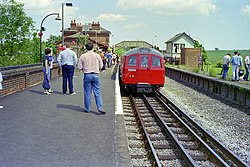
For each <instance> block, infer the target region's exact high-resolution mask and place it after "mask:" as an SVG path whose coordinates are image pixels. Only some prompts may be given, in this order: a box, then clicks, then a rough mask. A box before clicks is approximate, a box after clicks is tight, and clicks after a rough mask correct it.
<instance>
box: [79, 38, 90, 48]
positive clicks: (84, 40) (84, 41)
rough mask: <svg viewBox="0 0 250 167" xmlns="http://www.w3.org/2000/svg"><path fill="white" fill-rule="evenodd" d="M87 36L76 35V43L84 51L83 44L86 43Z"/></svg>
mask: <svg viewBox="0 0 250 167" xmlns="http://www.w3.org/2000/svg"><path fill="white" fill-rule="evenodd" d="M88 42H89V41H88V37H86V36H79V37H78V45H79V46H80V48H81V50H82V51H83V52H84V51H85V44H86V43H88Z"/></svg>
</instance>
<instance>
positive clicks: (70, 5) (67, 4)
mask: <svg viewBox="0 0 250 167" xmlns="http://www.w3.org/2000/svg"><path fill="white" fill-rule="evenodd" d="M64 5H65V6H68V7H72V6H73V4H72V3H62V47H63V46H64Z"/></svg>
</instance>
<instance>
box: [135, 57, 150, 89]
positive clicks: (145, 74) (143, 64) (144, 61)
mask: <svg viewBox="0 0 250 167" xmlns="http://www.w3.org/2000/svg"><path fill="white" fill-rule="evenodd" d="M138 57H139V64H138V66H139V70H138V76H137V78H138V84H149V82H148V81H149V77H150V75H149V69H150V57H149V55H146V54H143V55H140V56H138Z"/></svg>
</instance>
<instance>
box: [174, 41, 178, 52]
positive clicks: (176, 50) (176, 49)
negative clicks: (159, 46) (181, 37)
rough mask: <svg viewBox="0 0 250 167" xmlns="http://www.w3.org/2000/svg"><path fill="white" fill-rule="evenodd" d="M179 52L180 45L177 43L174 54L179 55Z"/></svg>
mask: <svg viewBox="0 0 250 167" xmlns="http://www.w3.org/2000/svg"><path fill="white" fill-rule="evenodd" d="M178 51H179V44H177V43H175V44H174V53H178Z"/></svg>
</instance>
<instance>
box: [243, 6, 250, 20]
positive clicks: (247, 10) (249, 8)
mask: <svg viewBox="0 0 250 167" xmlns="http://www.w3.org/2000/svg"><path fill="white" fill-rule="evenodd" d="M241 12H242V13H243V14H244V15H246V16H247V17H248V18H249V19H250V5H246V6H244V7H243V8H242V9H241Z"/></svg>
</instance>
